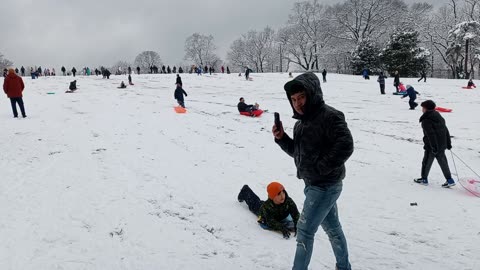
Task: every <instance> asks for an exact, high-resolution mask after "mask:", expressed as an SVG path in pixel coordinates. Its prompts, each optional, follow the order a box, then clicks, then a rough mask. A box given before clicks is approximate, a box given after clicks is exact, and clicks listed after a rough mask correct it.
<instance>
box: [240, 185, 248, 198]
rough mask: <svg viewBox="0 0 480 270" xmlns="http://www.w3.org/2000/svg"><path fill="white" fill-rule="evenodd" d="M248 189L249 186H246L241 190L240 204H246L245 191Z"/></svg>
mask: <svg viewBox="0 0 480 270" xmlns="http://www.w3.org/2000/svg"><path fill="white" fill-rule="evenodd" d="M247 188H248V185H244V186H243V187H242V189H241V190H240V193H238V197H237V199H238V202H244V201H245V190H246V189H247Z"/></svg>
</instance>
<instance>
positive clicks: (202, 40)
mask: <svg viewBox="0 0 480 270" xmlns="http://www.w3.org/2000/svg"><path fill="white" fill-rule="evenodd" d="M213 40H214V39H213V36H212V35H208V36H206V35H201V34H199V33H194V34H193V35H191V36H190V37H188V38H187V39H186V40H185V60H190V61H193V62H194V63H195V64H197V65H201V66H204V65H209V66H216V65H217V64H218V63H219V61H220V58H219V57H218V56H217V55H216V54H215V50H216V49H217V47H216V46H215V44H214V42H213Z"/></svg>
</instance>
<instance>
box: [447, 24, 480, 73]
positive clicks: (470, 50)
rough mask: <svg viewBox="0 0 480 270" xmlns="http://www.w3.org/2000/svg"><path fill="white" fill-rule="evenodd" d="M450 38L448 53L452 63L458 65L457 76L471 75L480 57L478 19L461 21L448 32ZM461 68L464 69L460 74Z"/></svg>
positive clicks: (479, 25) (479, 26) (479, 27)
mask: <svg viewBox="0 0 480 270" xmlns="http://www.w3.org/2000/svg"><path fill="white" fill-rule="evenodd" d="M448 38H449V40H450V45H449V47H448V49H447V53H446V55H447V59H448V61H449V62H450V64H451V65H453V66H455V67H456V69H455V71H457V74H456V77H457V78H458V77H464V78H468V77H470V74H471V72H473V70H474V65H475V64H476V63H478V62H479V59H480V54H479V53H480V23H479V22H477V21H466V22H461V23H459V24H457V25H456V26H455V28H453V29H452V30H451V31H450V32H449V33H448ZM462 62H463V63H462ZM462 64H463V65H462ZM461 67H463V70H462V69H461ZM460 70H462V71H463V73H462V74H458V71H460Z"/></svg>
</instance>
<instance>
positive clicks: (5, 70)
mask: <svg viewBox="0 0 480 270" xmlns="http://www.w3.org/2000/svg"><path fill="white" fill-rule="evenodd" d="M7 75H8V69H6V68H4V69H3V77H4V78H6V77H7Z"/></svg>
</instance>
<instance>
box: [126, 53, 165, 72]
mask: <svg viewBox="0 0 480 270" xmlns="http://www.w3.org/2000/svg"><path fill="white" fill-rule="evenodd" d="M161 65H162V59H161V58H160V55H158V53H157V52H154V51H144V52H142V53H140V54H139V55H137V57H136V58H135V62H134V66H135V68H137V67H140V69H141V70H143V71H146V70H150V67H152V66H157V67H160V66H161ZM132 69H134V67H132Z"/></svg>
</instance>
